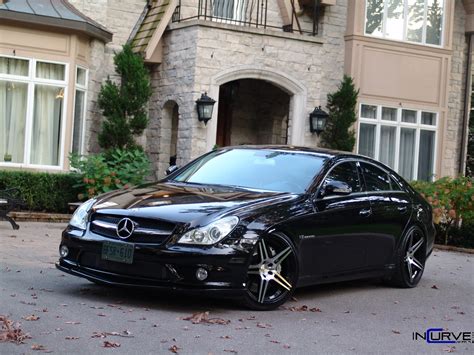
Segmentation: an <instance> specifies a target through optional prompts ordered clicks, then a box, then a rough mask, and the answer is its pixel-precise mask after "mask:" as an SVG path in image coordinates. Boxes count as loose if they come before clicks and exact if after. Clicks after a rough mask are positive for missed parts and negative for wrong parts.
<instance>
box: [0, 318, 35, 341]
mask: <svg viewBox="0 0 474 355" xmlns="http://www.w3.org/2000/svg"><path fill="white" fill-rule="evenodd" d="M0 322H1V323H2V327H1V329H0V342H7V341H9V342H12V343H16V344H22V343H23V342H24V340H25V339H30V338H31V337H30V336H29V334H26V333H24V332H23V330H21V329H20V328H19V327H17V326H15V325H14V324H13V321H12V320H10V319H8V318H7V317H5V316H0Z"/></svg>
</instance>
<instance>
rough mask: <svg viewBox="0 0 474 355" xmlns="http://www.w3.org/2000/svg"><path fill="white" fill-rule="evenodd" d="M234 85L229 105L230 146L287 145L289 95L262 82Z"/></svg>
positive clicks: (239, 82) (241, 81) (252, 80)
mask: <svg viewBox="0 0 474 355" xmlns="http://www.w3.org/2000/svg"><path fill="white" fill-rule="evenodd" d="M237 83H238V86H237V88H236V90H235V91H236V93H235V96H234V97H233V99H232V103H231V105H232V107H231V110H232V125H231V139H230V144H231V145H241V144H286V140H287V130H286V128H287V121H288V107H289V96H288V94H287V93H285V92H284V91H283V90H281V89H279V88H277V87H276V86H274V85H272V84H269V83H267V82H266V81H263V80H255V79H250V80H249V79H244V80H239V81H237ZM282 127H285V130H284V132H282Z"/></svg>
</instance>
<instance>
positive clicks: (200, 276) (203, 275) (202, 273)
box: [196, 267, 207, 281]
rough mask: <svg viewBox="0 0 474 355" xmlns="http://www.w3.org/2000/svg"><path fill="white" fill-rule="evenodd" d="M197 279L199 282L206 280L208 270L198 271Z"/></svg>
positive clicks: (201, 269)
mask: <svg viewBox="0 0 474 355" xmlns="http://www.w3.org/2000/svg"><path fill="white" fill-rule="evenodd" d="M196 278H197V279H198V280H199V281H204V280H205V279H207V270H206V269H203V268H202V267H200V268H198V269H197V270H196Z"/></svg>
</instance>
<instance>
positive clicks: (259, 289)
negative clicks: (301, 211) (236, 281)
mask: <svg viewBox="0 0 474 355" xmlns="http://www.w3.org/2000/svg"><path fill="white" fill-rule="evenodd" d="M297 280H298V259H297V257H296V250H295V247H294V246H293V243H292V242H291V241H290V240H289V238H288V237H287V236H285V235H284V234H281V233H275V234H270V235H268V236H265V237H262V238H261V239H260V240H259V241H258V243H257V244H256V246H255V248H254V251H253V254H252V257H251V260H250V264H249V267H248V270H247V280H246V283H245V285H246V291H247V292H246V293H245V296H244V304H245V305H246V306H247V307H249V308H251V309H255V310H259V311H266V310H271V309H275V308H277V307H279V306H280V305H282V304H283V303H285V302H286V301H287V300H288V299H289V298H290V297H291V295H292V294H293V292H294V290H295V287H296V282H297Z"/></svg>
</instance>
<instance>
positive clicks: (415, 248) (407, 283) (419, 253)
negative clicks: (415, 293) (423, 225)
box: [389, 226, 426, 288]
mask: <svg viewBox="0 0 474 355" xmlns="http://www.w3.org/2000/svg"><path fill="white" fill-rule="evenodd" d="M397 259H398V260H397V266H396V270H395V273H394V275H393V276H392V278H391V279H390V281H389V283H390V284H392V285H394V286H397V287H402V288H413V287H416V286H417V285H418V283H419V282H420V280H421V277H422V276H423V271H424V269H425V262H426V238H425V236H424V234H423V231H422V230H421V229H420V228H419V227H417V226H412V227H410V228H409V229H408V230H407V232H406V233H405V235H404V237H403V242H402V244H401V247H400V249H399V252H398V256H397Z"/></svg>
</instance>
